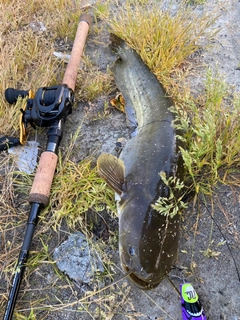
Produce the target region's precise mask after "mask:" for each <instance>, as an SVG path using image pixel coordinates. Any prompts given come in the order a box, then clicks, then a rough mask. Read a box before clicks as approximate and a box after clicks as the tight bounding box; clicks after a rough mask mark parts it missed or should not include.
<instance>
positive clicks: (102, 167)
mask: <svg viewBox="0 0 240 320" xmlns="http://www.w3.org/2000/svg"><path fill="white" fill-rule="evenodd" d="M97 169H98V174H99V175H100V177H102V178H103V179H104V180H105V181H106V183H107V184H108V185H109V187H111V188H112V189H113V190H114V191H115V192H116V193H117V194H119V195H120V194H121V193H122V191H123V184H124V163H123V161H122V160H121V159H118V158H117V157H115V156H113V155H112V154H108V153H103V154H101V155H100V157H99V158H98V159H97Z"/></svg>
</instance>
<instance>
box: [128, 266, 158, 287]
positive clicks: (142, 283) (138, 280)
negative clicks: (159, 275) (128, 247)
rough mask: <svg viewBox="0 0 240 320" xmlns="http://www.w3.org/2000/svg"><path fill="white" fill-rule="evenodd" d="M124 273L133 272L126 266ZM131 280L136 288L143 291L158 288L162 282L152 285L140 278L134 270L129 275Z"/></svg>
mask: <svg viewBox="0 0 240 320" xmlns="http://www.w3.org/2000/svg"><path fill="white" fill-rule="evenodd" d="M124 271H125V272H131V269H129V268H128V267H127V266H126V265H125V266H124ZM128 277H129V278H130V280H131V281H132V282H133V283H134V285H135V286H136V287H138V288H139V289H141V290H151V289H154V288H156V287H157V286H158V285H159V283H160V282H157V283H151V282H149V281H146V280H145V279H142V278H140V277H139V276H138V275H136V273H135V272H134V270H132V273H130V274H129V275H128Z"/></svg>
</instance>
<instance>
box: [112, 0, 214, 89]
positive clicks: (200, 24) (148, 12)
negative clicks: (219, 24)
mask: <svg viewBox="0 0 240 320" xmlns="http://www.w3.org/2000/svg"><path fill="white" fill-rule="evenodd" d="M149 5H151V6H149ZM112 15H113V17H112ZM214 21H215V18H214V17H213V18H211V19H210V18H209V17H207V16H206V15H205V14H203V15H201V16H199V15H197V14H196V13H194V12H193V11H192V10H191V9H190V8H189V9H188V8H186V7H185V6H184V5H182V6H180V8H179V9H178V11H177V12H175V13H174V14H173V13H172V9H171V5H170V6H169V7H168V8H164V6H163V1H160V2H159V1H158V2H156V1H148V4H147V5H141V4H139V3H138V2H136V4H135V5H134V6H133V5H130V4H129V5H126V6H125V7H124V8H121V9H120V10H118V12H117V15H114V14H113V13H111V16H110V17H108V22H109V25H110V29H111V32H113V33H115V34H116V35H117V36H119V37H121V38H122V39H124V40H125V41H126V42H127V43H128V44H129V45H130V46H131V47H132V48H133V49H135V50H136V51H137V52H138V54H139V55H140V56H141V58H142V59H143V61H144V62H145V63H146V64H147V65H148V66H149V67H150V69H151V70H152V71H153V73H155V75H156V76H157V77H158V79H159V80H160V81H161V82H166V83H169V81H170V80H169V76H170V74H171V73H172V72H173V71H174V70H175V69H176V68H177V67H178V66H180V65H181V64H182V63H183V62H184V60H185V59H186V58H187V57H188V56H189V55H190V54H192V53H193V52H195V51H196V50H197V49H198V48H199V44H198V43H199V40H200V38H201V37H203V36H204V37H206V38H211V37H213V35H214V34H215V31H210V30H209V27H210V26H212V25H213V23H214Z"/></svg>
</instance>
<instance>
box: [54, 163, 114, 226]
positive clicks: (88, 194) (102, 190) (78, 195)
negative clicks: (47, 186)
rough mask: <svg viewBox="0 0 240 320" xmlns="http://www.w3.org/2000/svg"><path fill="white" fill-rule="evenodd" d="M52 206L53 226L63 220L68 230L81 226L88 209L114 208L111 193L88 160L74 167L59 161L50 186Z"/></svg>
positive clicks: (73, 164) (71, 164)
mask: <svg viewBox="0 0 240 320" xmlns="http://www.w3.org/2000/svg"><path fill="white" fill-rule="evenodd" d="M52 191H53V193H52V200H51V206H52V210H53V219H54V220H55V225H56V224H60V222H61V220H62V219H63V218H65V220H66V222H67V224H68V226H69V227H72V228H74V227H75V226H76V225H78V226H79V225H80V226H82V225H83V221H84V219H85V213H86V212H87V210H88V209H89V208H92V209H94V210H95V211H102V210H103V209H104V208H105V207H106V206H107V208H108V210H111V211H112V212H114V211H115V209H114V207H115V206H114V202H113V198H114V196H113V192H112V190H111V189H109V188H108V187H107V186H106V184H105V182H103V180H102V179H101V178H100V177H99V176H98V173H97V169H96V167H95V166H94V167H92V161H91V159H86V160H83V161H82V162H80V163H78V164H75V163H73V162H72V161H70V160H67V161H65V162H60V163H59V165H58V168H57V174H56V177H55V179H54V182H53V187H52Z"/></svg>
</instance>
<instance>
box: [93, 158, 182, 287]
mask: <svg viewBox="0 0 240 320" xmlns="http://www.w3.org/2000/svg"><path fill="white" fill-rule="evenodd" d="M97 166H98V172H99V174H100V176H102V177H103V179H104V180H105V181H106V182H107V183H108V185H109V186H110V187H112V188H113V189H114V190H115V192H116V193H117V194H118V195H119V197H120V200H119V201H118V213H119V251H120V260H121V265H122V268H123V270H124V271H125V272H129V271H132V273H131V274H130V275H129V278H130V280H131V281H132V282H133V283H134V284H135V285H136V286H137V287H139V288H140V289H143V290H149V289H153V288H155V287H156V286H158V285H159V283H160V282H161V281H162V280H163V278H164V277H166V275H167V273H168V272H169V271H170V269H171V266H172V264H173V263H174V261H175V260H176V255H177V247H178V237H179V215H176V216H174V217H173V218H170V217H169V216H164V215H161V214H160V213H159V212H157V211H156V210H154V209H153V208H152V206H151V204H152V202H153V199H152V196H151V195H150V194H149V193H148V191H147V188H144V186H142V185H133V184H131V183H129V180H128V184H129V185H128V184H126V181H125V180H124V163H123V161H122V160H121V159H118V158H116V157H114V156H112V155H110V154H102V155H101V156H100V157H99V158H98V162H97ZM159 187H160V190H161V186H159ZM164 188H165V186H163V187H162V191H163V192H167V191H166V190H165V189H164ZM154 201H155V200H154Z"/></svg>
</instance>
